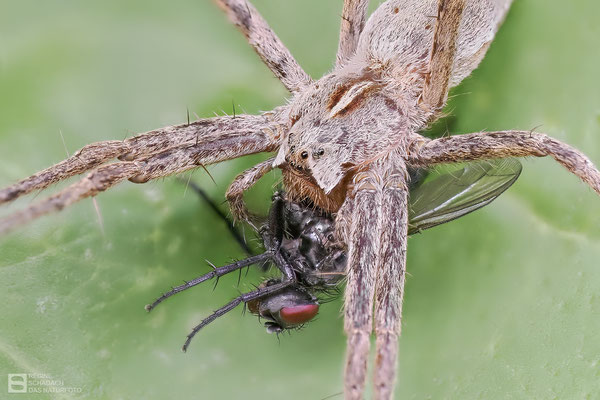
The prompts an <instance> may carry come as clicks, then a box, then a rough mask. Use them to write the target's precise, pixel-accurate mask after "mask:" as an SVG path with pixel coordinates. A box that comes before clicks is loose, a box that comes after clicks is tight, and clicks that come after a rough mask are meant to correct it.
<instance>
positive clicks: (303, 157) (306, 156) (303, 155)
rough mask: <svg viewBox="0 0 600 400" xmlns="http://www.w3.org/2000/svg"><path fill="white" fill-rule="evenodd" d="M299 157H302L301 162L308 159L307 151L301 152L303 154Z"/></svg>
mask: <svg viewBox="0 0 600 400" xmlns="http://www.w3.org/2000/svg"><path fill="white" fill-rule="evenodd" d="M300 157H302V159H303V160H306V159H307V158H308V151H306V150H305V151H303V152H302V153H301V154H300Z"/></svg>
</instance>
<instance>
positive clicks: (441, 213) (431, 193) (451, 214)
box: [408, 158, 522, 235]
mask: <svg viewBox="0 0 600 400" xmlns="http://www.w3.org/2000/svg"><path fill="white" fill-rule="evenodd" d="M521 169H522V166H521V163H520V162H519V161H518V160H516V159H514V158H505V159H498V160H487V161H475V162H470V163H463V164H457V165H447V166H444V167H443V168H442V169H439V170H437V169H436V170H430V171H429V174H428V176H427V178H426V179H425V181H423V182H422V183H420V184H418V185H415V186H414V187H412V188H411V190H410V199H409V210H408V221H409V224H408V234H409V235H411V234H413V233H416V232H419V231H421V230H423V229H428V228H431V227H433V226H436V225H440V224H443V223H445V222H448V221H452V220H453V219H456V218H459V217H462V216H463V215H466V214H468V213H470V212H472V211H475V210H477V209H479V208H481V207H483V206H485V205H487V204H489V203H491V202H492V201H493V200H494V199H495V198H496V197H498V196H500V195H501V194H502V193H503V192H504V191H505V190H506V189H508V188H509V187H510V186H511V185H512V184H513V183H514V182H515V181H516V180H517V178H518V177H519V175H520V174H521Z"/></svg>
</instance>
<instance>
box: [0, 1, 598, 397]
mask: <svg viewBox="0 0 600 400" xmlns="http://www.w3.org/2000/svg"><path fill="white" fill-rule="evenodd" d="M256 5H257V7H258V8H259V10H261V12H263V14H264V16H265V18H267V20H268V21H269V22H270V23H271V26H272V27H273V29H274V30H275V31H276V32H277V33H278V35H279V36H280V37H281V38H282V40H283V41H284V42H285V43H286V44H287V45H288V46H289V48H290V50H291V51H292V53H293V54H294V55H295V56H296V58H297V59H298V60H299V61H300V63H301V64H302V65H303V66H304V67H305V69H306V70H307V72H309V73H310V74H312V75H313V76H316V77H317V76H320V75H322V74H324V73H325V72H327V71H328V70H329V69H330V68H331V66H332V65H333V62H334V59H335V50H336V47H337V40H336V36H337V30H338V26H339V13H340V7H341V1H336V2H333V1H332V2H323V1H318V0H310V1H302V2H293V1H285V2H284V1H280V2H267V1H265V0H261V1H256ZM599 12H600V6H599V5H598V4H597V3H596V2H592V1H591V0H584V1H577V2H568V3H565V2H559V1H542V0H529V1H517V2H516V3H515V4H514V6H513V9H512V10H511V12H510V14H509V15H508V18H507V20H506V22H505V24H504V26H503V27H502V29H501V30H500V32H499V34H498V36H497V38H496V40H495V41H494V43H493V44H492V46H491V48H490V51H489V53H488V55H487V56H486V58H485V60H484V61H483V63H482V65H481V66H480V68H479V69H477V70H476V71H475V73H474V74H473V75H472V76H471V77H470V78H468V79H467V80H466V81H465V82H464V83H463V84H462V85H461V86H459V87H458V88H456V89H455V90H454V91H453V95H455V97H454V98H453V99H452V101H451V104H450V106H449V110H450V111H451V114H452V115H451V116H450V117H448V118H446V119H444V120H443V121H442V122H440V123H439V124H438V126H437V129H441V130H444V129H446V128H448V129H449V130H450V131H451V132H452V133H467V132H474V131H479V130H495V129H511V128H519V129H532V128H534V127H536V126H538V125H541V126H540V127H539V128H536V130H537V131H542V132H546V133H548V134H550V135H552V136H553V137H556V138H558V139H560V140H563V141H565V142H567V143H569V144H571V145H573V146H575V147H577V148H579V149H582V150H584V151H585V152H586V153H587V154H588V155H589V156H590V158H591V159H592V160H594V161H595V162H596V163H597V164H598V163H600V96H599V93H600V80H599V79H598V73H597V71H598V65H600V53H598V51H597V49H598V47H599V45H600V43H599V40H598V38H600V27H599V26H598V24H597V21H596V20H597V15H598V14H599ZM0 50H1V51H0V71H1V73H0V110H1V111H0V115H1V118H0V170H1V171H3V173H2V174H1V175H0V186H5V185H7V184H9V183H11V182H14V181H16V180H18V179H21V178H23V177H25V176H28V175H30V174H32V173H34V172H36V171H37V170H40V169H43V168H45V167H47V166H49V165H51V164H53V163H55V162H57V161H59V160H61V159H63V158H64V157H65V148H64V146H63V142H62V140H61V133H62V136H63V137H64V142H65V144H66V147H67V151H68V152H70V153H71V152H73V151H75V150H76V149H78V148H80V147H82V146H83V145H85V144H87V143H90V142H93V141H99V140H107V139H120V138H123V137H125V136H128V135H131V134H133V133H137V132H143V131H146V130H150V129H153V128H157V127H160V126H165V125H170V124H176V123H182V122H185V120H186V109H189V110H190V114H191V115H192V116H193V115H194V113H197V114H198V115H200V116H210V115H212V113H213V112H217V113H222V110H224V111H225V112H227V113H231V112H232V106H231V104H232V101H233V102H234V103H235V104H236V110H237V112H238V113H239V112H241V110H243V111H244V112H247V113H257V112H259V110H267V109H270V108H272V107H274V106H276V105H278V104H281V103H282V102H283V101H284V98H285V96H286V93H285V90H284V89H283V88H282V86H281V85H280V84H279V83H278V82H277V81H276V79H275V78H274V77H273V76H272V74H271V73H270V72H269V71H268V69H267V68H266V67H264V66H263V65H262V64H261V62H260V61H259V59H258V58H257V57H256V55H255V54H254V52H253V51H252V50H251V49H250V48H249V47H248V46H247V45H246V43H245V42H244V39H243V38H242V37H241V35H240V34H239V33H238V32H236V31H235V29H234V28H233V27H232V26H230V25H229V24H228V23H227V21H226V19H225V18H224V17H223V16H222V15H221V13H220V11H219V10H218V9H217V7H215V6H214V5H213V4H211V2H205V1H188V0H178V1H174V2H161V1H154V0H151V1H144V2H142V1H129V2H122V1H114V0H108V1H103V2H94V3H90V2H77V1H73V0H71V1H68V0H67V1H58V0H50V1H44V2H39V1H32V0H26V1H21V2H12V4H10V6H7V7H4V9H3V12H2V13H1V14H0ZM440 127H441V128H440ZM265 157H266V156H264V155H259V156H252V157H247V158H244V159H241V160H235V161H232V162H228V163H225V164H223V165H217V166H214V167H211V168H210V172H211V174H212V175H213V177H214V178H215V180H216V183H217V184H216V185H215V184H213V183H212V181H211V180H210V178H208V177H207V175H206V173H205V172H203V171H197V172H195V173H194V174H193V176H192V179H194V181H196V182H198V183H199V184H200V185H202V186H203V187H204V188H206V189H207V190H208V191H209V192H210V193H211V195H212V196H213V197H214V198H215V199H217V200H218V201H221V199H223V193H224V191H225V189H226V187H227V185H228V183H229V182H230V181H231V180H232V179H233V177H234V176H235V175H236V174H237V173H239V172H240V171H242V170H243V169H245V168H247V167H249V166H251V165H253V164H255V163H257V162H258V161H260V160H262V159H264V158H265ZM278 182H279V176H278V175H277V174H272V175H269V176H267V177H266V178H264V179H263V181H262V182H261V184H260V185H259V187H258V188H256V189H255V190H253V191H252V192H251V193H250V194H249V196H248V199H249V202H250V205H251V207H252V208H254V209H258V210H263V211H264V210H266V208H267V207H268V205H269V198H270V193H271V192H272V190H273V185H275V184H277V183H278ZM61 187H64V186H61ZM45 195H46V194H45V193H42V194H40V195H39V196H30V197H29V198H26V199H22V200H19V201H18V202H17V203H16V204H14V205H11V206H9V207H3V208H2V210H0V211H1V213H2V215H6V214H8V213H10V212H12V211H14V210H17V209H20V208H23V207H25V206H26V205H27V204H29V203H30V202H31V201H34V199H33V198H34V197H36V198H40V197H43V196H45ZM96 200H97V202H98V208H99V210H100V213H101V216H102V221H103V228H101V226H100V224H99V223H98V217H97V215H96V211H95V207H94V205H93V203H92V201H91V200H86V201H83V202H81V203H80V204H77V205H75V206H73V207H70V208H69V209H67V210H64V211H63V212H61V213H60V214H57V215H53V216H49V217H45V218H43V219H41V220H39V221H36V222H34V223H32V224H30V225H29V226H26V227H23V228H22V229H19V230H17V231H16V232H14V233H12V234H10V235H8V236H6V237H3V238H0V274H1V279H0V293H1V296H2V297H1V299H2V301H1V305H0V374H12V373H29V374H34V373H42V374H47V375H50V376H52V377H53V378H54V379H58V380H62V381H63V384H64V386H65V387H75V388H81V393H75V394H69V393H67V394H61V393H58V394H49V393H40V394H35V395H34V394H31V397H32V398H34V399H47V398H48V399H50V398H52V399H54V398H94V399H96V398H99V399H103V398H106V399H117V398H123V399H129V398H144V399H155V398H156V399H164V398H242V397H244V398H248V399H252V398H261V399H263V398H276V397H279V398H289V399H307V398H309V399H312V398H315V399H316V398H324V397H327V396H330V395H334V394H336V393H339V392H341V391H342V389H343V387H342V369H343V362H344V351H345V338H344V335H343V321H342V319H341V316H340V313H339V310H340V307H341V302H337V303H329V304H327V305H326V306H323V307H322V311H321V313H320V318H319V319H318V320H317V321H315V322H314V323H311V324H310V325H308V326H307V327H306V329H304V330H302V331H300V332H295V333H293V334H292V335H290V336H288V335H284V336H281V337H280V338H279V340H278V338H277V337H275V336H273V335H267V334H265V332H264V329H263V327H262V326H261V324H259V322H258V321H257V319H256V318H255V317H254V316H252V315H250V314H246V315H244V316H242V315H241V308H240V309H239V310H236V311H233V312H231V313H230V314H229V315H227V316H225V317H223V318H221V319H220V320H218V321H216V322H215V323H213V324H212V325H211V326H209V327H207V328H206V329H205V330H203V331H202V332H200V333H199V334H198V335H197V337H196V338H195V339H194V341H193V342H192V345H191V347H190V349H189V351H188V353H186V354H183V353H181V351H180V347H181V345H182V344H183V340H184V338H185V335H186V334H187V333H188V331H189V330H190V329H191V328H192V327H193V326H194V325H195V324H196V323H198V322H199V321H200V320H201V319H202V318H203V317H204V316H206V315H208V314H209V313H210V312H211V311H212V310H214V309H216V308H217V307H219V306H221V305H223V304H224V303H225V302H227V301H228V300H229V299H231V298H233V297H234V296H236V295H237V294H238V290H241V291H245V290H249V289H251V287H252V286H251V285H252V284H256V283H258V282H260V281H261V276H262V274H261V273H260V272H258V271H253V270H251V271H250V272H249V274H248V276H247V277H242V284H241V286H240V287H239V288H237V287H236V282H237V276H232V277H225V278H223V279H221V281H220V283H219V286H218V287H217V289H216V290H214V291H213V290H212V288H211V287H210V284H208V285H206V286H202V287H198V288H196V289H194V290H190V291H188V292H186V293H183V294H180V295H178V296H176V297H174V298H172V299H169V300H168V301H166V302H165V303H164V304H161V305H160V306H159V307H158V308H157V309H156V310H155V311H153V312H152V313H151V314H147V313H146V312H145V311H144V305H145V304H147V303H149V302H150V301H152V300H153V299H154V298H155V297H156V296H158V295H159V294H160V293H161V292H162V291H165V290H167V289H168V288H169V287H170V286H172V285H177V284H179V283H181V281H183V280H184V279H186V280H189V279H191V278H193V277H195V276H198V275H200V274H202V273H204V272H206V271H208V270H209V268H210V267H209V266H208V265H207V263H206V262H205V259H206V260H210V261H211V262H212V263H214V264H223V263H226V262H228V261H229V260H230V259H231V258H234V257H240V256H242V252H241V250H240V249H239V248H238V246H237V245H236V243H235V242H234V241H233V239H232V238H230V236H229V235H228V233H227V230H226V229H225V227H224V225H223V224H222V223H221V222H220V221H219V219H218V218H217V217H216V216H215V215H214V214H213V213H212V212H211V211H210V210H209V209H208V208H207V207H206V206H204V205H203V204H202V203H201V202H200V201H199V199H197V198H196V196H195V195H194V194H193V193H192V192H191V191H187V192H186V191H185V186H184V185H182V184H180V183H178V182H177V181H175V180H174V179H166V180H163V181H158V182H151V183H148V184H145V185H134V184H131V183H126V184H123V185H121V186H119V187H118V188H115V189H114V190H110V191H108V192H106V193H103V194H101V195H99V196H97V198H96ZM599 226H600V201H599V199H598V198H597V196H596V195H595V194H594V193H593V192H592V191H591V190H589V189H588V188H587V187H586V186H584V185H583V184H582V183H580V182H578V181H577V179H576V178H575V177H573V176H572V175H570V174H569V173H567V172H566V171H565V170H563V169H562V168H561V167H560V166H558V165H557V164H556V163H554V162H553V161H552V160H549V159H531V160H525V161H524V171H523V174H522V176H521V177H520V178H519V180H518V181H517V183H516V184H515V185H514V187H513V188H511V189H510V190H509V191H508V192H507V193H505V194H503V195H502V196H501V197H500V198H499V199H498V200H497V201H495V202H494V203H493V204H492V205H490V206H488V207H486V208H484V209H483V210H481V211H478V212H476V213H473V214H471V215H469V216H466V217H464V218H462V219H460V220H457V221H454V222H452V223H449V224H446V225H443V226H440V227H436V228H434V229H432V230H430V231H427V232H424V233H423V234H421V235H417V236H415V237H413V238H411V239H410V240H409V260H408V262H409V264H408V270H409V273H410V276H409V277H408V279H407V283H406V296H405V301H404V317H403V318H404V319H403V334H402V338H401V340H400V362H399V377H398V390H397V395H396V396H397V398H403V399H407V398H415V399H422V398H432V399H438V398H453V399H454V398H463V399H475V398H482V399H494V398H498V399H505V398H515V399H529V398H556V399H563V398H594V397H595V395H596V394H597V393H598V392H599V391H600V379H599V378H600V365H599V361H600V337H599V335H598V334H597V332H598V331H600V296H598V292H599V289H600V269H599V268H598V260H599V259H600V229H599ZM247 234H248V235H249V236H251V233H250V232H247ZM30 387H31V386H30ZM4 390H5V389H3V388H1V387H0V393H6V392H3V391H4ZM0 397H3V396H0Z"/></svg>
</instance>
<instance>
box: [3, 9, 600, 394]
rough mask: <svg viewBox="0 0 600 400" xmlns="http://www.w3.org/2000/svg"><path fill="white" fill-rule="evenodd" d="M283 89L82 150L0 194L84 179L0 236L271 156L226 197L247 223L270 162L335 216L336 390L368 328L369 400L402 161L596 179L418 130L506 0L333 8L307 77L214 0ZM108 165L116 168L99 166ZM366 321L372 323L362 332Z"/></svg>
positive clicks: (384, 319)
mask: <svg viewBox="0 0 600 400" xmlns="http://www.w3.org/2000/svg"><path fill="white" fill-rule="evenodd" d="M218 3H219V4H220V5H221V7H222V8H223V9H224V10H225V11H226V12H227V14H228V15H229V17H230V18H231V19H232V20H233V21H234V23H235V24H236V25H237V26H238V27H239V28H240V30H241V31H242V32H243V33H244V34H245V36H246V37H247V38H248V39H249V42H250V44H251V45H252V46H253V47H254V48H255V50H256V51H257V53H258V54H259V55H260V56H261V58H262V59H263V60H264V61H265V63H266V64H267V66H268V67H269V68H270V69H271V70H272V71H273V72H274V73H275V75H276V76H277V77H278V78H279V79H280V80H281V81H282V83H283V84H284V85H285V86H286V87H287V88H288V89H289V90H290V92H291V93H292V99H291V101H290V102H289V104H287V105H284V106H282V107H279V108H276V109H274V110H273V111H271V112H267V113H264V114H262V115H259V116H249V115H238V116H236V118H230V117H217V118H211V119H205V120H200V121H197V122H194V123H191V124H185V125H180V126H174V127H167V128H164V129H159V130H155V131H152V132H148V133H146V134H143V135H140V136H136V137H133V138H130V139H126V140H124V141H108V142H101V143H96V144H92V145H89V146H86V147H84V148H83V149H82V150H80V151H79V152H77V153H76V154H75V155H74V156H73V157H70V158H68V159H67V160H65V161H63V162H61V163H59V164H57V165H55V166H54V167H51V168H49V169H47V170H44V171H42V172H40V173H38V174H35V175H33V176H32V177H30V178H27V179H24V180H23V181H21V182H18V183H16V184H15V185H12V186H10V187H8V188H6V189H3V190H2V191H0V202H2V203H4V202H9V201H12V200H14V199H16V198H18V197H19V196H22V195H24V194H27V193H30V192H31V191H33V190H37V189H44V188H46V187H48V186H50V185H51V184H53V183H55V182H58V181H61V180H63V179H66V178H68V177H71V176H73V175H77V174H80V173H83V172H86V171H91V172H90V173H89V174H88V175H87V176H86V177H85V178H83V179H82V180H81V181H79V182H77V183H75V184H73V185H71V186H70V187H68V188H66V189H64V190H63V191H61V192H59V193H58V194H56V195H54V196H51V197H49V198H48V199H46V200H42V201H40V202H38V203H35V204H33V205H32V206H30V207H28V208H26V209H25V210H23V211H20V212H17V213H14V214H12V215H9V216H8V217H6V218H5V219H3V220H2V221H1V222H0V232H6V231H8V230H10V229H13V228H14V227H16V226H18V225H21V224H24V223H26V222H28V221H30V220H32V219H34V218H37V217H39V216H41V215H44V214H46V213H49V212H52V211H56V210H60V209H62V208H64V207H66V206H68V205H70V204H72V203H73V202H75V201H78V200H80V199H83V198H86V197H90V196H93V195H95V194H97V193H98V192H100V191H103V190H106V189H108V188H110V187H112V186H114V185H116V184H117V183H119V182H121V181H124V180H127V179H128V180H130V181H133V182H138V183H142V182H146V181H148V180H151V179H156V178H160V177H163V176H167V175H170V174H173V173H178V172H182V171H185V170H188V169H192V168H197V167H199V166H204V165H207V164H211V163H216V162H220V161H224V160H227V159H231V158H236V157H241V156H243V155H247V154H251V153H258V152H276V153H277V154H276V156H275V157H273V158H272V159H269V160H267V161H265V162H263V163H260V164H259V165H257V166H256V167H255V168H252V169H250V170H248V171H246V172H245V173H243V174H242V175H240V176H239V177H238V178H236V179H235V180H234V182H233V183H232V185H231V187H230V189H229V191H228V194H227V197H228V200H229V201H230V204H231V208H232V212H233V213H234V215H235V216H236V217H238V218H239V219H242V220H243V219H247V218H249V216H248V213H247V211H246V209H245V206H244V204H243V199H242V194H243V192H244V191H245V190H246V189H247V188H249V187H250V186H251V185H252V184H253V183H254V182H255V181H256V180H258V179H259V178H260V177H261V176H263V175H264V174H265V173H266V172H267V171H269V170H271V169H272V168H280V169H281V170H282V172H283V176H284V183H285V186H286V190H287V192H288V193H289V195H290V197H291V198H292V199H299V200H302V199H304V198H308V199H310V200H311V201H312V203H313V204H314V205H315V206H317V207H319V208H321V209H323V210H324V211H326V212H335V213H336V229H337V234H338V237H339V238H340V240H341V241H342V242H343V243H344V244H345V245H346V246H347V248H348V267H347V279H348V284H347V289H346V294H345V298H346V301H345V319H346V332H347V334H348V350H347V351H348V355H347V363H346V375H345V376H346V377H345V391H346V396H347V397H348V398H359V397H360V396H361V395H362V391H363V387H364V382H365V378H366V364H367V355H368V352H369V337H370V334H371V332H372V330H373V329H374V331H375V333H376V337H377V340H376V352H377V357H376V368H375V374H374V375H375V387H374V389H375V395H376V397H378V398H389V397H391V395H392V392H393V386H394V384H393V382H394V377H395V362H396V353H397V337H398V334H399V329H400V316H401V304H402V294H403V284H404V277H405V254H406V237H407V231H408V211H407V210H408V188H407V174H406V170H407V168H408V166H412V167H427V166H430V165H434V164H438V163H449V162H459V161H469V160H479V159H494V158H504V157H511V156H551V157H553V158H554V159H555V160H557V161H558V162H559V163H560V164H562V165H563V166H565V167H566V168H567V169H568V170H569V171H571V172H572V173H574V174H575V175H577V176H578V177H580V178H581V179H582V180H583V181H584V182H586V183H588V184H589V185H590V186H591V187H592V188H593V189H594V190H596V191H597V192H598V191H600V174H599V173H598V171H597V169H596V168H595V167H594V166H593V164H592V163H591V162H590V161H589V160H588V159H587V158H586V157H585V156H584V155H583V154H582V153H580V152H578V151H577V150H575V149H573V148H571V147H569V146H567V145H565V144H563V143H561V142H559V141H557V140H555V139H552V138H550V137H548V136H546V135H543V134H540V133H535V132H531V131H499V132H489V133H485V134H482V133H474V134H467V135H459V136H453V137H448V138H442V139H434V140H430V139H427V138H425V137H423V136H421V135H420V134H419V132H421V131H423V130H424V129H425V128H426V127H427V126H428V125H429V124H430V123H431V122H432V121H434V120H435V119H436V118H437V117H439V115H440V111H441V109H442V108H443V106H444V105H445V103H446V99H447V94H448V89H449V88H450V87H453V86H455V85H457V84H458V83H459V82H460V81H461V80H462V79H463V78H464V77H466V76H467V75H468V74H469V73H470V72H471V71H472V70H473V69H474V68H475V67H476V66H477V64H478V63H479V61H480V60H481V59H482V58H483V56H484V54H485V51H486V49H487V47H488V46H489V44H490V42H491V40H492V39H493V37H494V35H495V32H496V31H497V29H498V26H499V24H500V22H501V21H502V19H503V17H504V15H505V13H506V11H507V10H508V7H509V5H510V1H479V2H476V1H461V0H440V1H417V0H412V1H391V0H390V1H387V2H385V3H383V4H382V5H381V6H380V7H379V8H378V9H377V10H376V11H375V12H374V13H373V15H372V16H371V17H370V18H369V21H368V22H366V7H367V3H368V2H367V1H349V0H348V1H345V2H344V9H343V19H342V28H341V33H340V45H339V50H338V54H337V63H336V66H335V68H334V70H333V71H332V72H331V73H329V74H327V75H325V76H324V77H322V78H321V79H319V80H317V81H313V80H312V79H311V78H310V77H309V76H308V75H307V74H306V73H304V71H303V70H302V69H301V68H300V66H299V65H298V64H297V63H296V61H295V60H294V59H293V57H292V56H291V54H290V53H289V51H287V50H286V49H285V47H284V46H283V44H282V43H281V41H280V40H279V39H278V38H277V37H276V36H275V34H274V33H273V32H272V31H271V30H270V29H269V28H268V26H267V25H266V22H265V21H264V20H263V19H262V18H261V17H260V15H259V14H258V12H257V11H256V9H254V7H252V5H251V4H250V3H248V2H246V1H241V0H238V1H218ZM114 158H119V160H120V162H114V163H108V162H109V161H110V160H112V159H114ZM373 325H374V326H373Z"/></svg>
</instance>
